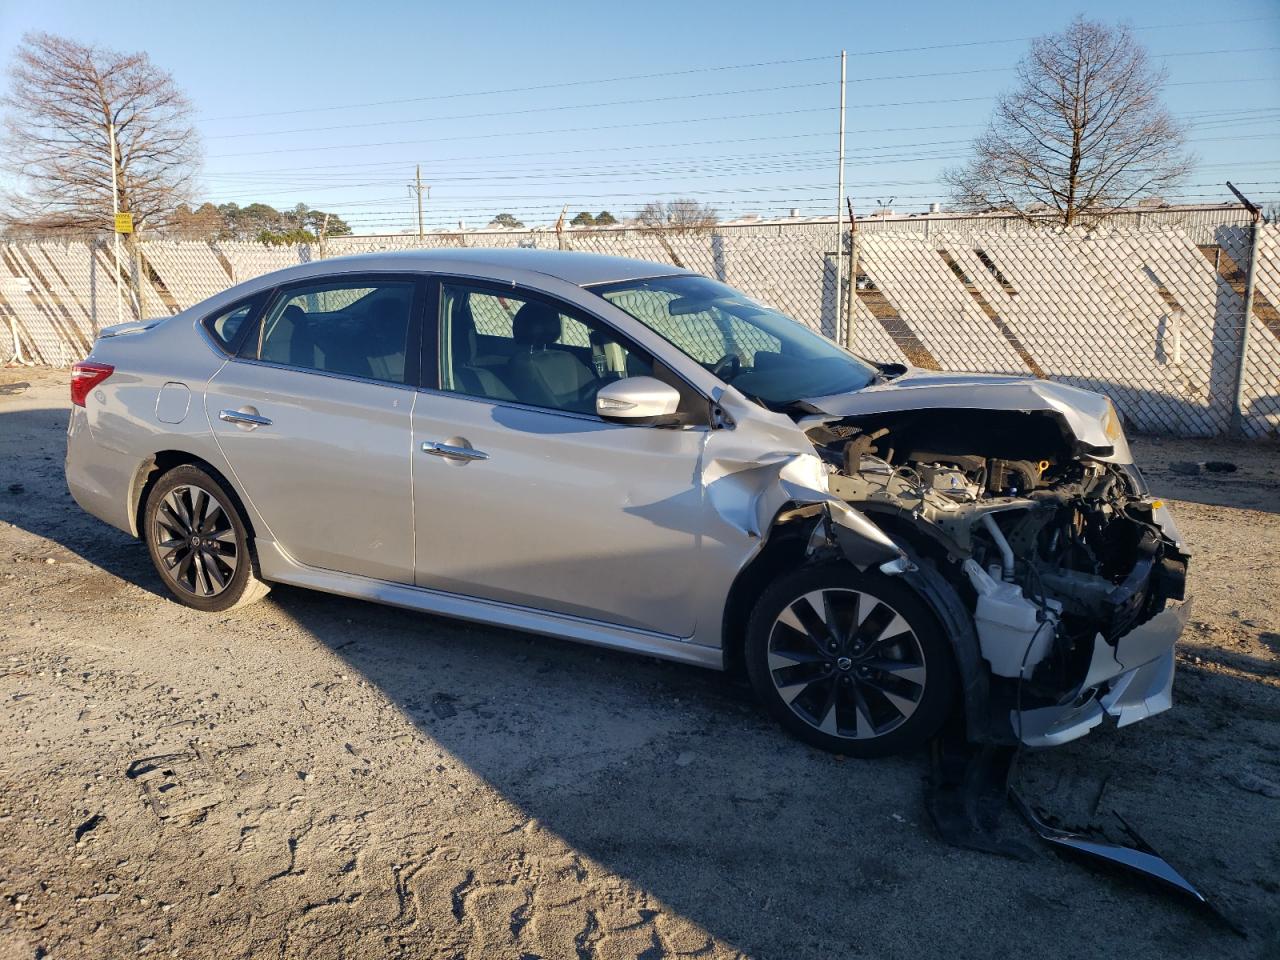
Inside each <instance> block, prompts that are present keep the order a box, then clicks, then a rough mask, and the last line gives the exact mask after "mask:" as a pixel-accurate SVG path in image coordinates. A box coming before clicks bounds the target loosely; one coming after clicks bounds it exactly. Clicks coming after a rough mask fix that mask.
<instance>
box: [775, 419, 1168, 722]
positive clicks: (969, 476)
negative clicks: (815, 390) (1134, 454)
mask: <svg viewBox="0 0 1280 960" xmlns="http://www.w3.org/2000/svg"><path fill="white" fill-rule="evenodd" d="M800 425H801V427H802V428H804V429H805V430H806V433H807V435H808V436H809V438H810V440H812V441H813V442H814V445H815V447H816V449H817V451H818V454H819V456H820V457H821V458H822V459H823V460H824V462H825V463H826V464H827V469H828V471H829V476H828V486H829V489H830V492H831V494H832V495H833V496H835V497H837V498H839V499H840V500H843V501H845V502H846V503H848V504H849V505H851V506H852V507H854V508H856V509H857V510H858V511H860V512H862V513H864V514H865V515H866V516H867V517H868V518H869V519H871V520H872V521H873V522H874V523H875V524H876V525H877V526H879V527H880V528H881V529H882V530H884V531H885V532H886V533H887V534H888V535H889V536H891V537H893V538H894V539H895V540H897V541H899V542H902V543H905V544H909V545H910V547H911V549H912V551H913V552H914V553H915V554H916V555H918V556H919V557H921V558H922V559H923V560H924V561H925V562H928V563H930V564H931V565H932V566H933V567H935V568H936V570H937V572H938V573H939V574H941V575H942V576H943V577H944V578H945V579H946V580H947V581H948V582H949V583H950V585H951V586H952V587H953V588H954V590H955V591H956V593H957V594H959V596H960V598H961V601H962V602H963V603H964V604H965V606H966V607H967V608H968V610H969V612H970V614H971V615H972V618H973V622H974V625H975V627H976V631H977V636H978V642H979V646H980V650H981V654H982V657H983V658H984V659H985V661H986V662H987V665H988V667H989V669H990V673H991V689H990V702H991V704H992V706H993V709H994V710H995V712H996V714H997V715H998V714H999V713H1001V712H1005V708H1007V710H1008V712H1007V714H1006V715H1008V716H1010V717H1011V719H1010V721H1009V723H1010V726H1011V727H1012V728H1016V729H1014V731H1013V732H1014V735H1015V736H1016V737H1017V738H1018V739H1022V740H1024V741H1025V742H1032V741H1033V740H1035V739H1036V736H1035V735H1034V731H1031V732H1029V731H1028V730H1024V729H1023V725H1024V724H1027V725H1028V727H1034V717H1035V713H1034V711H1035V710H1036V709H1037V708H1053V715H1054V716H1055V717H1059V716H1061V714H1062V710H1063V708H1064V707H1066V708H1071V709H1072V710H1078V709H1086V710H1091V711H1093V713H1096V715H1097V721H1095V722H1100V720H1101V715H1102V709H1100V707H1099V706H1098V705H1097V704H1096V703H1094V701H1095V700H1096V701H1099V702H1100V703H1101V705H1102V706H1103V707H1107V708H1108V712H1110V713H1112V714H1113V715H1115V716H1118V717H1119V718H1120V722H1121V723H1125V722H1131V721H1130V720H1126V717H1125V715H1124V712H1123V709H1122V708H1119V707H1116V708H1115V709H1112V706H1113V705H1114V702H1115V701H1118V699H1119V697H1120V694H1122V693H1123V691H1120V692H1118V693H1117V692H1116V690H1115V685H1114V684H1112V685H1111V686H1110V687H1109V686H1108V683H1109V682H1110V681H1113V680H1114V679H1115V678H1116V677H1117V676H1118V675H1120V674H1121V672H1122V670H1121V669H1120V668H1130V673H1131V674H1133V673H1139V672H1140V671H1137V670H1134V669H1131V668H1135V667H1137V666H1139V664H1138V663H1137V662H1136V660H1140V659H1142V657H1143V656H1146V654H1147V653H1149V652H1150V651H1148V650H1145V649H1144V650H1143V651H1142V652H1141V653H1130V654H1126V651H1125V649H1124V648H1123V647H1122V645H1121V638H1132V637H1139V638H1140V637H1142V632H1141V631H1139V630H1138V628H1140V627H1142V625H1144V624H1146V623H1148V622H1149V621H1151V620H1152V619H1153V618H1155V617H1157V615H1159V614H1161V612H1162V611H1163V610H1164V609H1165V607H1166V605H1167V604H1168V602H1169V601H1176V600H1182V599H1183V597H1184V592H1185V582H1186V570H1187V556H1186V554H1185V553H1184V552H1183V549H1182V545H1181V544H1180V543H1179V542H1178V541H1177V534H1176V528H1174V527H1173V526H1172V522H1171V520H1170V519H1169V518H1168V516H1167V513H1166V512H1165V511H1164V508H1163V505H1162V503H1161V502H1160V501H1159V500H1154V499H1152V498H1151V497H1150V496H1148V494H1147V491H1146V487H1145V484H1144V482H1143V480H1142V478H1141V475H1140V474H1139V473H1138V472H1137V470H1136V469H1135V468H1133V467H1132V466H1131V465H1129V464H1117V463H1112V462H1107V460H1105V459H1101V458H1100V457H1105V455H1106V454H1107V453H1108V452H1109V451H1105V450H1103V451H1099V450H1094V451H1090V450H1089V449H1087V448H1085V446H1084V445H1083V444H1081V443H1080V442H1079V441H1078V440H1077V439H1076V438H1075V437H1074V436H1073V435H1072V433H1071V432H1070V430H1068V429H1067V428H1066V427H1065V425H1064V424H1063V423H1062V422H1061V420H1060V418H1058V417H1056V416H1055V415H1053V414H1051V413H1045V412H1020V411H1000V410H980V411H979V410H957V409H948V410H936V409H935V410H928V411H922V410H908V411H896V412H884V413H877V414H872V415H867V416H860V417H844V418H840V419H838V420H832V419H829V418H824V419H822V420H821V421H819V418H816V417H815V418H812V419H810V420H808V421H806V422H802V423H801V424H800ZM1094 454H1096V456H1095V455H1094ZM1171 531H1172V532H1171ZM1142 642H1143V643H1144V644H1145V646H1148V647H1149V646H1151V645H1152V644H1151V643H1149V642H1147V641H1145V640H1144V641H1142ZM1125 643H1126V644H1127V645H1128V646H1129V647H1133V646H1134V645H1135V644H1136V643H1138V641H1136V640H1133V639H1126V641H1125ZM1168 656H1169V673H1168V677H1169V681H1170V682H1171V678H1172V655H1171V653H1169V655H1168ZM1126 657H1127V659H1128V660H1129V661H1133V662H1129V663H1126ZM1154 679H1158V678H1154ZM1127 682H1128V681H1126V683H1127ZM1109 694H1114V697H1113V704H1111V705H1109V704H1108V703H1107V702H1106V701H1107V696H1108V695H1109ZM1131 712H1132V711H1131ZM1149 712H1155V711H1154V710H1151V709H1148V710H1147V712H1146V713H1141V715H1140V716H1139V715H1133V716H1132V717H1131V719H1141V716H1146V715H1147V713H1149ZM1048 713H1049V711H1046V714H1048ZM1027 718H1031V720H1030V721H1028V720H1027ZM1055 722H1056V721H1055ZM1092 725H1093V722H1090V723H1088V725H1087V726H1085V727H1084V730H1087V729H1088V727H1089V726H1092ZM1064 729H1065V728H1064ZM1081 732H1083V730H1082V731H1081ZM1041 734H1042V736H1041V737H1040V739H1042V740H1043V742H1045V743H1051V742H1059V741H1055V740H1054V739H1053V737H1054V732H1053V730H1050V729H1046V730H1044V731H1041ZM1076 735H1079V734H1078V733H1074V732H1073V733H1072V734H1071V736H1076ZM1070 738H1071V737H1070V736H1064V737H1063V739H1070Z"/></svg>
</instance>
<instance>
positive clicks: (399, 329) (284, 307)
mask: <svg viewBox="0 0 1280 960" xmlns="http://www.w3.org/2000/svg"><path fill="white" fill-rule="evenodd" d="M414 286H415V285H414V282H413V281H412V280H353V281H328V282H317V283H314V284H308V285H307V286H305V287H291V288H289V289H288V290H285V291H284V292H283V293H282V294H281V295H280V297H278V298H277V300H276V302H275V303H274V304H273V305H272V307H271V309H270V310H269V311H268V312H267V315H266V316H265V317H264V319H263V322H262V323H261V324H260V325H259V328H258V339H257V343H256V344H252V345H250V346H249V347H247V348H246V350H245V351H244V352H246V353H247V354H248V355H249V356H253V357H256V358H257V359H259V360H265V361H267V362H269V363H279V364H284V365H286V366H290V367H302V368H304V369H308V370H319V371H323V372H325V373H339V374H343V375H346V376H351V377H363V378H365V379H369V380H382V381H385V382H388V383H405V382H406V380H405V358H406V356H407V353H408V343H409V326H410V316H411V314H412V310H413V294H414Z"/></svg>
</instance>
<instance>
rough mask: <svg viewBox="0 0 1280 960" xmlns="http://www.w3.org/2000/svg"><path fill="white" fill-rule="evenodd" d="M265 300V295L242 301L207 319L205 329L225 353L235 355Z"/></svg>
mask: <svg viewBox="0 0 1280 960" xmlns="http://www.w3.org/2000/svg"><path fill="white" fill-rule="evenodd" d="M265 299H266V294H265V293H262V294H258V295H257V296H254V297H250V298H249V299H248V300H241V301H240V302H239V303H236V304H233V305H232V306H230V307H227V308H226V309H225V310H223V311H221V312H220V313H215V314H213V315H212V316H209V317H205V319H204V328H205V330H206V331H207V332H208V334H209V336H210V337H212V338H213V341H214V342H215V343H216V344H218V346H220V347H221V348H222V349H223V350H224V351H226V352H227V353H235V352H236V347H237V346H238V345H239V343H240V340H241V339H242V337H243V336H244V333H245V331H246V330H248V328H249V325H250V323H251V321H252V320H253V318H254V316H255V315H256V314H257V312H258V308H259V307H260V306H262V302H263V300H265Z"/></svg>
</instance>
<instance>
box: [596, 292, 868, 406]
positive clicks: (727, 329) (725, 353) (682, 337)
mask: <svg viewBox="0 0 1280 960" xmlns="http://www.w3.org/2000/svg"><path fill="white" fill-rule="evenodd" d="M591 289H592V290H593V291H594V292H595V293H597V294H599V295H600V296H602V297H604V299H606V300H608V301H609V302H610V303H612V304H613V305H614V306H616V307H619V308H621V309H622V310H625V311H626V312H627V313H629V314H631V316H633V317H635V318H636V319H637V320H639V321H640V322H641V323H643V324H644V325H645V326H647V327H649V328H650V329H651V330H653V331H654V332H655V333H657V334H658V335H659V336H661V337H663V338H665V339H666V340H668V341H670V343H671V344H672V346H674V347H675V348H676V349H678V350H679V351H680V352H682V353H684V354H685V355H686V356H688V357H690V358H691V359H693V360H695V361H697V362H698V363H699V364H701V365H702V366H703V367H705V368H706V369H707V370H709V371H711V372H712V373H714V374H715V375H716V376H718V377H719V378H720V379H722V380H724V381H725V382H727V383H732V384H733V385H734V386H735V387H737V388H738V389H739V390H741V391H742V392H743V393H744V394H746V395H747V396H748V397H751V398H752V399H753V400H756V401H758V402H760V403H762V404H764V405H765V406H767V407H775V408H780V407H785V406H787V405H788V404H790V403H794V402H795V401H797V400H800V399H804V398H807V397H822V396H828V395H830V394H834V393H847V392H848V391H850V390H859V389H861V388H862V387H865V386H867V385H868V384H869V383H871V382H872V381H873V380H874V378H875V368H874V367H872V366H871V365H870V364H868V363H866V362H865V361H863V360H859V359H858V358H857V357H855V356H854V355H853V354H851V353H848V352H847V351H845V350H842V349H840V348H839V347H837V346H836V345H835V344H834V343H832V342H831V341H830V340H828V339H827V338H826V337H823V336H821V335H820V334H818V333H816V332H814V331H813V330H810V329H809V328H808V327H806V326H804V325H803V324H801V323H797V322H796V321H795V320H792V319H791V318H790V317H787V316H785V315H783V314H781V313H779V312H778V311H776V310H773V309H771V308H769V307H766V306H765V305H764V304H762V303H758V302H757V301H755V300H752V299H751V298H750V297H748V296H747V295H746V294H743V293H740V292H739V291H737V290H734V289H733V288H732V287H730V286H726V285H725V284H723V283H718V282H716V281H715V280H711V279H708V278H707V277H700V276H693V275H684V276H675V277H656V278H652V279H648V280H626V281H623V282H620V283H610V284H603V285H601V286H597V287H592V288H591Z"/></svg>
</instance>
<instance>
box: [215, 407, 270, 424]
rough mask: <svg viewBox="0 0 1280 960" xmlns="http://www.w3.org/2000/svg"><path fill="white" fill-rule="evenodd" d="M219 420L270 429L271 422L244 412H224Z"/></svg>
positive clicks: (219, 416) (257, 415) (260, 416)
mask: <svg viewBox="0 0 1280 960" xmlns="http://www.w3.org/2000/svg"><path fill="white" fill-rule="evenodd" d="M218 419H219V420H225V421H226V422H227V423H242V424H244V425H245V426H250V427H269V426H271V420H270V419H269V418H267V417H264V416H262V415H261V414H257V413H246V412H245V411H243V410H223V411H222V412H221V413H219V414H218Z"/></svg>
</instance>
